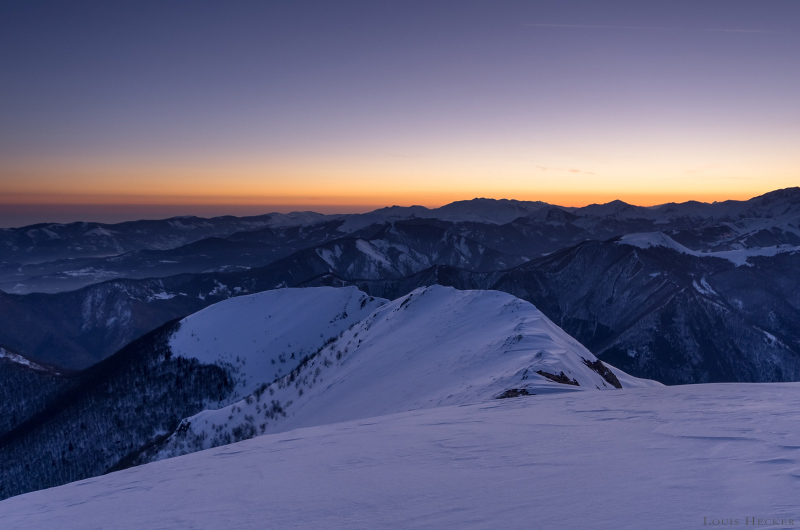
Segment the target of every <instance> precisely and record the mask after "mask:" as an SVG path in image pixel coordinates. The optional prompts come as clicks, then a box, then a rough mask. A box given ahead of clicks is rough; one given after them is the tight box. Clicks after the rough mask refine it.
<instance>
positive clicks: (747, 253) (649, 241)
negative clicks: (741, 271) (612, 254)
mask: <svg viewBox="0 0 800 530" xmlns="http://www.w3.org/2000/svg"><path fill="white" fill-rule="evenodd" d="M617 244H620V245H630V246H632V247H638V248H653V247H665V248H670V249H672V250H675V251H677V252H680V253H682V254H689V255H690V256H697V257H700V258H721V259H726V260H728V261H730V262H731V263H733V264H734V265H736V266H737V267H741V266H742V265H746V266H749V265H750V264H749V263H748V262H747V260H748V258H751V257H754V256H775V255H776V254H782V253H784V252H797V251H800V247H796V246H788V245H787V246H777V247H756V248H744V249H740V250H723V251H721V252H697V251H695V250H692V249H690V248H687V247H685V246H683V245H681V244H680V243H678V242H677V241H675V240H674V239H672V238H671V237H669V236H668V235H666V234H663V233H661V232H644V233H638V234H628V235H624V236H622V237H621V238H620V239H619V241H617Z"/></svg>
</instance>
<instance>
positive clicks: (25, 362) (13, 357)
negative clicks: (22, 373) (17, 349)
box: [0, 347, 50, 372]
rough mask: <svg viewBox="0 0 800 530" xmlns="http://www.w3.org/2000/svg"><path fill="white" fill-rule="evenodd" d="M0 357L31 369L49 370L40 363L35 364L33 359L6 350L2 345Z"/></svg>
mask: <svg viewBox="0 0 800 530" xmlns="http://www.w3.org/2000/svg"><path fill="white" fill-rule="evenodd" d="M0 359H7V360H9V361H11V362H12V363H15V364H20V365H22V366H26V367H28V368H30V369H31V370H39V371H42V372H49V371H50V370H49V369H47V368H45V367H44V366H42V365H40V364H36V363H35V362H33V361H31V360H29V359H26V358H25V357H23V356H22V355H19V354H16V353H11V352H10V351H8V350H6V349H5V348H3V347H0Z"/></svg>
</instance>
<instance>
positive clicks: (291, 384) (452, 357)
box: [155, 285, 659, 458]
mask: <svg viewBox="0 0 800 530" xmlns="http://www.w3.org/2000/svg"><path fill="white" fill-rule="evenodd" d="M309 290H310V291H311V290H313V289H309ZM356 292H358V291H356ZM308 296H312V295H308ZM364 296H366V295H364ZM318 298H319V297H318ZM356 298H358V297H357V296H356ZM220 306H221V307H220V308H221V309H222V308H223V307H224V306H223V304H220ZM213 307H214V306H212V307H211V308H209V309H212V308H213ZM204 326H207V329H208V331H207V334H212V335H213V334H216V333H217V332H216V331H212V330H213V326H214V323H213V322H211V321H209V322H206V323H205V324H204ZM298 329H302V327H299V328H298ZM181 331H182V332H184V330H183V328H182V329H181ZM315 333H316V332H315ZM260 335H261V330H260V329H259V328H258V327H255V328H253V329H252V330H250V331H246V330H243V331H242V333H241V335H238V334H237V337H238V339H237V340H238V341H239V342H240V343H241V344H243V345H251V346H252V347H253V348H260V346H259V337H260ZM293 340H294V339H293ZM212 342H214V341H212ZM196 344H198V345H202V344H204V342H203V341H200V342H197V343H196ZM248 347H249V346H248ZM226 348H228V347H227V346H226ZM173 351H176V352H177V351H180V350H179V349H177V348H173ZM231 351H236V350H235V349H232V350H231ZM295 357H296V359H298V360H299V359H301V357H302V355H301V354H298V355H296V356H295ZM248 359H249V357H248ZM296 362H299V361H296ZM587 363H596V364H595V366H596V367H597V368H600V367H602V368H600V372H602V371H603V369H606V367H605V366H603V365H602V364H601V363H598V362H597V359H596V358H595V357H594V355H592V353H591V352H589V350H587V349H586V348H584V347H583V346H582V345H581V344H579V343H578V342H577V341H576V340H575V339H573V338H572V337H570V336H569V335H567V334H566V333H565V332H564V331H563V330H561V328H559V327H558V326H556V325H555V324H553V322H551V321H550V320H549V319H548V318H547V317H545V316H544V315H543V314H542V313H541V312H540V311H539V310H538V309H536V308H535V307H534V306H533V305H532V304H530V303H529V302H525V301H524V300H520V299H519V298H516V297H514V296H511V295H509V294H506V293H501V292H499V291H459V290H456V289H454V288H452V287H442V286H440V285H434V286H432V287H427V288H421V289H417V290H416V291H414V292H412V293H411V294H408V295H406V296H404V297H402V298H399V299H397V300H394V301H392V302H389V303H387V304H385V305H383V306H381V307H380V308H378V309H377V310H376V311H374V312H373V313H372V314H370V315H369V316H368V317H366V318H365V319H364V320H361V321H360V322H358V323H356V324H355V325H353V326H352V327H351V328H350V329H348V330H346V331H345V332H344V333H343V334H342V336H341V337H340V338H338V340H336V341H334V342H332V343H330V344H328V345H327V346H325V347H324V348H323V349H322V350H320V351H319V353H318V354H317V355H315V356H313V357H312V358H310V359H309V360H308V362H306V363H305V364H304V365H303V366H301V367H299V368H297V369H295V370H293V371H292V372H291V373H289V374H287V375H284V377H283V378H281V379H279V380H277V381H275V382H273V381H272V379H267V380H264V381H265V383H271V384H269V385H264V386H262V387H261V388H260V389H257V391H256V392H255V393H254V395H251V396H247V397H246V398H245V399H243V400H241V401H239V402H238V403H235V404H233V405H231V406H228V407H224V408H221V409H217V410H207V411H204V412H201V413H199V414H197V415H195V416H193V417H191V418H188V419H187V420H186V421H185V422H184V427H182V428H180V429H178V432H177V433H176V434H175V435H173V436H172V437H171V438H170V440H169V441H168V442H167V443H166V444H165V446H164V447H163V448H162V449H161V451H160V454H158V455H157V456H156V457H155V458H166V457H170V456H175V455H179V454H185V453H188V452H192V451H196V450H199V449H207V448H210V447H213V446H217V445H223V444H225V443H230V442H234V441H239V440H242V439H245V438H251V437H252V436H255V435H256V434H264V433H269V432H279V431H286V430H289V429H293V428H297V427H308V426H312V425H322V424H326V423H331V422H336V421H346V420H353V419H357V418H367V417H371V416H379V415H383V414H392V413H396V412H403V411H407V410H415V409H421V408H432V407H440V406H446V405H461V404H467V403H475V402H479V401H486V400H491V399H494V398H497V397H499V396H501V395H503V394H504V393H506V392H509V391H510V392H512V393H529V394H546V393H552V392H573V391H581V390H593V391H596V390H599V389H603V390H615V388H614V386H615V385H614V384H613V383H612V381H614V382H618V383H619V384H621V385H622V387H624V388H630V387H635V386H651V385H658V384H659V383H655V382H653V381H648V380H643V379H637V378H635V377H631V376H629V375H627V374H625V373H624V372H622V371H621V370H616V369H614V368H613V367H610V368H607V369H608V370H610V371H611V372H613V374H614V375H613V376H610V377H607V378H604V377H603V376H602V375H601V373H599V372H598V371H596V369H593V368H592V367H591V366H589V365H588V364H587ZM250 364H251V361H250V360H248V362H247V366H248V367H249V366H250ZM545 374H547V375H545ZM615 378H616V380H615ZM553 379H558V380H560V381H561V382H556V381H554V380H553Z"/></svg>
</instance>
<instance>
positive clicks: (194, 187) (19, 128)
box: [0, 0, 800, 226]
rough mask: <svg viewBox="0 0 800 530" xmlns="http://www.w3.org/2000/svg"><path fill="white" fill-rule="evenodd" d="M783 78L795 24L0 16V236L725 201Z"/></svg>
mask: <svg viewBox="0 0 800 530" xmlns="http://www.w3.org/2000/svg"><path fill="white" fill-rule="evenodd" d="M798 57H800V1H798V0H751V1H740V0H724V1H723V0H692V1H663V2H656V1H653V2H641V1H638V0H636V1H597V0H582V1H570V0H567V1H559V2H538V1H503V0H496V1H480V2H478V1H472V0H458V1H438V0H426V1H414V0H406V1H396V2H395V1H363V2H348V1H336V2H329V1H317V2H310V1H307V2H304V1H293V2H278V1H272V2H247V1H234V2H221V1H220V2H205V1H200V0H192V1H180V0H171V1H170V2H163V1H148V0H137V1H136V2H106V1H100V2H83V1H73V2H39V1H36V0H26V1H25V2H16V1H10V0H0V226H17V225H19V224H25V223H30V222H37V221H67V220H78V219H81V220H124V219H131V218H139V217H150V218H153V217H168V216H170V215H186V214H196V215H221V214H226V213H228V214H235V215H250V214H256V213H265V212H267V211H289V210H297V209H302V210H306V209H312V210H316V211H322V212H326V213H331V212H334V211H341V212H345V211H366V210H370V209H373V208H377V207H380V206H387V205H395V204H396V205H411V204H422V205H425V206H431V207H432V206H440V205H442V204H446V203H448V202H452V201H455V200H464V199H471V198H474V197H492V198H514V199H520V200H543V201H546V202H550V203H554V204H561V205H565V206H581V205H585V204H591V203H600V202H608V201H610V200H613V199H621V200H624V201H626V202H630V203H634V204H641V205H651V204H660V203H664V202H670V201H685V200H689V199H694V200H701V201H714V200H726V199H746V198H750V197H753V196H756V195H759V194H762V193H765V192H767V191H771V190H774V189H778V188H785V187H790V186H795V185H798V184H800V149H798V145H800V60H798V59H797V58H798Z"/></svg>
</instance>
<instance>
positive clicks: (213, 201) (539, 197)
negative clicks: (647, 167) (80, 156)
mask: <svg viewBox="0 0 800 530" xmlns="http://www.w3.org/2000/svg"><path fill="white" fill-rule="evenodd" d="M769 191H773V190H772V189H765V190H761V191H750V192H747V191H739V192H731V193H721V192H710V191H709V192H705V193H692V192H688V191H683V192H680V191H678V192H671V193H652V192H635V191H634V192H620V193H614V192H611V191H603V192H591V191H588V192H571V191H556V190H553V191H542V192H530V191H528V192H525V193H516V194H509V193H500V194H498V193H495V194H491V193H480V192H476V193H453V192H450V193H447V192H442V193H435V194H434V193H428V194H423V193H418V194H411V193H403V194H386V195H384V194H370V195H366V194H365V195H317V196H303V195H291V196H290V195H284V196H275V195H246V196H244V195H213V194H208V195H206V194H203V195H104V194H91V195H90V194H4V195H3V196H2V197H1V198H0V208H2V207H3V206H4V205H6V206H11V205H14V206H16V207H17V208H24V207H25V206H26V205H38V206H45V205H52V206H54V207H55V206H75V207H77V206H80V205H92V206H101V205H103V206H115V205H116V206H126V207H137V206H141V207H148V206H247V207H263V208H265V211H266V210H267V209H269V208H273V209H274V210H270V211H288V210H287V207H290V206H298V207H302V208H303V209H313V207H314V206H319V207H320V208H324V209H325V210H326V211H329V212H330V211H334V210H335V207H337V206H341V207H342V208H343V212H344V213H346V212H351V211H370V210H372V209H377V208H382V207H387V206H425V207H427V208H437V207H440V206H444V205H446V204H449V203H452V202H456V201H465V200H470V199H475V198H489V199H513V200H519V201H541V202H546V203H548V204H552V205H559V206H565V207H582V206H587V205H589V204H603V203H608V202H611V201H614V200H620V201H623V202H626V203H628V204H632V205H636V206H655V205H659V204H665V203H671V202H675V203H681V202H687V201H698V202H707V203H712V202H722V201H727V200H737V201H743V200H748V199H751V198H753V197H756V196H758V195H762V194H763V193H767V192H769Z"/></svg>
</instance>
